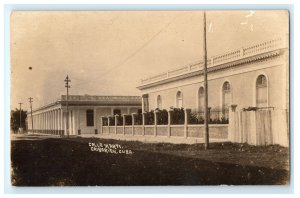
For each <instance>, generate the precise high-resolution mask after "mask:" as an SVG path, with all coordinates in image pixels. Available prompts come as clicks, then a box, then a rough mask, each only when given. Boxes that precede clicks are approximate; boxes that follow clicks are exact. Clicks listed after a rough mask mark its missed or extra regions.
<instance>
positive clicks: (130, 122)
mask: <svg viewBox="0 0 300 198" xmlns="http://www.w3.org/2000/svg"><path fill="white" fill-rule="evenodd" d="M183 111H184V115H183V116H181V117H182V119H183V120H182V121H180V122H177V123H179V124H174V123H176V122H174V121H173V120H172V117H174V116H172V115H174V114H172V113H173V111H172V110H169V111H165V112H164V113H166V114H167V117H165V118H164V117H163V116H161V114H158V111H155V112H153V115H152V114H150V115H149V114H147V113H143V114H136V113H132V114H131V115H122V116H120V115H115V116H107V117H104V116H103V117H101V130H100V133H102V134H115V135H124V136H125V135H131V136H136V135H140V136H161V137H185V138H188V137H189V138H203V134H204V125H203V124H190V123H189V121H190V120H191V119H190V115H191V114H190V112H191V110H190V109H185V110H183ZM147 116H148V117H147ZM139 117H140V119H141V121H139V119H138V118H139ZM164 120H165V121H164ZM165 122H167V124H162V123H165ZM149 123H150V124H149ZM209 136H210V138H215V139H227V138H228V124H210V125H209Z"/></svg>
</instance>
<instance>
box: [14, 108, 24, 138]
mask: <svg viewBox="0 0 300 198" xmlns="http://www.w3.org/2000/svg"><path fill="white" fill-rule="evenodd" d="M26 118H27V111H23V110H21V127H22V128H23V129H25V130H26V124H25V121H26ZM19 127H20V109H15V110H11V112H10V128H11V130H12V131H13V132H14V133H16V132H17V131H18V129H19Z"/></svg>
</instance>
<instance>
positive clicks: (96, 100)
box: [33, 95, 142, 112]
mask: <svg viewBox="0 0 300 198" xmlns="http://www.w3.org/2000/svg"><path fill="white" fill-rule="evenodd" d="M57 105H60V106H61V107H65V106H66V105H67V96H66V95H62V96H61V98H60V99H58V100H57V101H55V102H53V103H50V104H47V105H45V106H42V107H40V108H37V109H34V110H33V112H36V111H40V110H43V109H47V108H51V107H54V106H57ZM68 105H69V106H141V105H142V98H141V97H140V96H99V95H69V97H68Z"/></svg>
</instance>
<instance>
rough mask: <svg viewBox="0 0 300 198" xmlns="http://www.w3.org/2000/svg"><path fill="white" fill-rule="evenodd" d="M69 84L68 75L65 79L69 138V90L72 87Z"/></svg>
mask: <svg viewBox="0 0 300 198" xmlns="http://www.w3.org/2000/svg"><path fill="white" fill-rule="evenodd" d="M69 82H71V80H70V79H69V76H68V75H67V77H66V79H65V83H66V85H65V87H66V88H67V102H66V103H67V122H66V125H67V126H66V128H67V136H68V137H69V88H71V86H70V85H69Z"/></svg>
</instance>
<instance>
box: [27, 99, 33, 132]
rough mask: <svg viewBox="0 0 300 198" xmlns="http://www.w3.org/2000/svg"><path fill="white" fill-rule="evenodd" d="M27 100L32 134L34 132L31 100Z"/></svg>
mask: <svg viewBox="0 0 300 198" xmlns="http://www.w3.org/2000/svg"><path fill="white" fill-rule="evenodd" d="M28 99H29V103H30V117H31V130H32V133H34V130H33V117H32V102H33V101H32V100H33V98H31V97H30V98H28Z"/></svg>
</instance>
